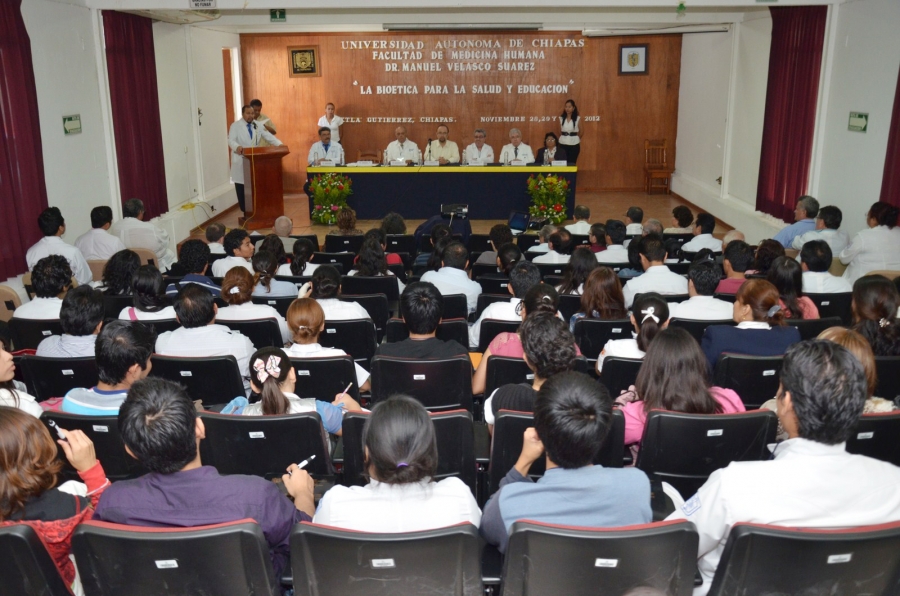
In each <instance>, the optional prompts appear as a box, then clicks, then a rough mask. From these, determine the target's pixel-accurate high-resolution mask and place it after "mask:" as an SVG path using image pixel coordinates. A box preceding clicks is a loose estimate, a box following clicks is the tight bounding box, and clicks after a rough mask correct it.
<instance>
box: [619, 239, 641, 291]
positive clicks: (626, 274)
mask: <svg viewBox="0 0 900 596" xmlns="http://www.w3.org/2000/svg"><path fill="white" fill-rule="evenodd" d="M625 244H626V245H627V246H626V248H625V254H626V255H628V266H627V267H624V266H623V267H622V268H621V269H619V278H620V279H621V280H623V283H627V282H628V280H630V279H634V278H635V277H640V276H641V275H643V274H644V266H643V264H642V263H641V242H640V240H638V241H636V242H630V241H626V243H625Z"/></svg>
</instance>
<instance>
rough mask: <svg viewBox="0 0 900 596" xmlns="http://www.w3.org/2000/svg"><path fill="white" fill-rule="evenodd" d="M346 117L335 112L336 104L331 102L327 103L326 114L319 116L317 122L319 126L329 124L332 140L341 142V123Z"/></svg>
mask: <svg viewBox="0 0 900 596" xmlns="http://www.w3.org/2000/svg"><path fill="white" fill-rule="evenodd" d="M343 123H344V119H343V118H341V117H340V116H338V115H337V114H335V113H334V104H333V103H331V102H329V103H326V104H325V115H324V116H322V117H321V118H319V122H318V123H317V124H318V126H319V127H322V126H327V127H328V128H330V129H331V141H332V142H333V143H340V142H341V125H342V124H343Z"/></svg>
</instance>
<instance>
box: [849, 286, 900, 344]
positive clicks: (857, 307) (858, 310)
mask: <svg viewBox="0 0 900 596" xmlns="http://www.w3.org/2000/svg"><path fill="white" fill-rule="evenodd" d="M898 306H900V294H898V293H897V288H896V286H895V285H894V284H893V283H892V282H891V280H889V279H888V278H886V277H884V276H883V275H865V276H863V277H860V278H859V279H857V280H856V282H855V283H854V284H853V302H852V307H853V322H854V325H853V330H854V331H858V332H859V334H860V335H862V336H863V337H865V338H866V340H867V341H868V342H869V344H870V345H871V346H872V351H873V352H874V353H875V355H876V356H900V325H898V324H897V319H896V317H897V308H898Z"/></svg>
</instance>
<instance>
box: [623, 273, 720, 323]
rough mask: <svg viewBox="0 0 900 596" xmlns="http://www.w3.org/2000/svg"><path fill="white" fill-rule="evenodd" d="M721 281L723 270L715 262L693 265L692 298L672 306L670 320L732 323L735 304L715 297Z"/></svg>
mask: <svg viewBox="0 0 900 596" xmlns="http://www.w3.org/2000/svg"><path fill="white" fill-rule="evenodd" d="M721 279H722V269H721V268H720V267H719V266H718V265H717V264H716V262H715V261H713V260H702V261H695V262H694V263H691V268H690V269H689V270H688V296H690V298H688V299H687V300H685V301H684V302H681V303H679V304H670V305H669V318H670V319H681V320H686V321H726V320H728V321H730V320H731V318H732V317H733V316H734V304H732V303H731V302H726V301H725V300H719V299H718V298H714V297H713V294H715V293H716V286H718V285H719V280H721ZM629 283H631V282H629ZM729 324H730V323H729Z"/></svg>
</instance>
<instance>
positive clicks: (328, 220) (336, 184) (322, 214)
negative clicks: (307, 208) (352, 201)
mask: <svg viewBox="0 0 900 596" xmlns="http://www.w3.org/2000/svg"><path fill="white" fill-rule="evenodd" d="M352 185H353V181H352V180H350V178H348V177H347V176H345V175H343V174H339V173H337V172H329V173H327V174H316V175H315V176H313V178H312V180H310V182H309V192H310V194H311V195H312V198H313V210H312V215H311V216H310V218H311V219H312V220H313V221H314V222H315V223H320V224H325V225H329V226H332V225H334V224H335V223H336V222H337V213H338V211H340V210H341V207H346V206H347V197H349V196H350V195H351V194H352V193H353V189H352V188H351V186H352Z"/></svg>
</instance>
